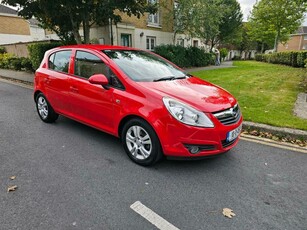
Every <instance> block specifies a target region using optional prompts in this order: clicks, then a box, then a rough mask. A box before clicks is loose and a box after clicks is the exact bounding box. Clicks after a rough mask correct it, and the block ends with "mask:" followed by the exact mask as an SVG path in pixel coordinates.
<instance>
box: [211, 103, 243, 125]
mask: <svg viewBox="0 0 307 230" xmlns="http://www.w3.org/2000/svg"><path fill="white" fill-rule="evenodd" d="M213 115H214V116H215V117H216V118H217V119H218V120H219V121H220V122H221V123H222V124H224V125H232V124H235V123H237V122H238V121H239V120H240V117H241V111H240V108H239V106H238V104H236V105H235V106H234V107H232V108H229V109H226V110H223V111H219V112H215V113H213Z"/></svg>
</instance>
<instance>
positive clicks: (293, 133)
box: [0, 61, 307, 140]
mask: <svg viewBox="0 0 307 230" xmlns="http://www.w3.org/2000/svg"><path fill="white" fill-rule="evenodd" d="M232 64H233V63H232V61H227V62H222V64H221V65H220V66H206V67H198V68H187V69H185V70H186V71H187V72H188V73H190V72H196V71H202V70H212V69H222V68H235V67H234V66H233V65H232ZM0 77H5V78H11V79H17V80H21V81H25V82H29V83H33V80H34V74H33V73H27V72H23V71H14V70H7V69H0ZM306 123H307V122H306ZM243 128H244V129H246V130H258V131H261V132H268V133H272V134H277V135H282V136H286V137H292V138H296V139H303V140H307V131H303V130H297V129H290V128H280V127H274V126H270V125H265V124H258V123H253V122H247V121H244V122H243Z"/></svg>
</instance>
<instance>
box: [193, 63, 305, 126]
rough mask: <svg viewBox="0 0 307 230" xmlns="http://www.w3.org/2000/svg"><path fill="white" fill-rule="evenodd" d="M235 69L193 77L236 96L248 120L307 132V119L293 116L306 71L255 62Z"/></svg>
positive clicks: (236, 65)
mask: <svg viewBox="0 0 307 230" xmlns="http://www.w3.org/2000/svg"><path fill="white" fill-rule="evenodd" d="M234 66H235V67H234V68H226V69H216V70H205V71H198V72H193V75H195V76H198V77H200V78H202V79H205V80H207V81H209V82H211V83H214V84H216V85H219V86H221V87H223V88H224V89H226V90H227V91H229V92H230V93H231V94H232V95H234V96H235V97H236V98H237V100H238V101H239V104H240V107H241V110H242V113H243V117H244V120H245V121H253V122H257V123H263V124H269V125H273V126H280V127H290V128H296V129H302V130H307V120H305V119H300V118H298V117H296V116H294V115H293V108H294V103H295V101H296V98H297V95H298V93H300V92H304V89H303V87H302V82H303V81H304V79H307V71H306V69H298V68H292V67H287V66H282V65H273V64H267V63H261V62H256V61H236V62H234ZM305 90H306V89H305Z"/></svg>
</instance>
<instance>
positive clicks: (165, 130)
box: [157, 115, 243, 158]
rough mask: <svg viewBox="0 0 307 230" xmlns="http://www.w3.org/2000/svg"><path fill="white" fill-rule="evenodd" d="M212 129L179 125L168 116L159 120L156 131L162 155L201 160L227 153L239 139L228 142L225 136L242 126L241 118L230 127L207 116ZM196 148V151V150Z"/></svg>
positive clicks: (211, 116)
mask: <svg viewBox="0 0 307 230" xmlns="http://www.w3.org/2000/svg"><path fill="white" fill-rule="evenodd" d="M209 116H210V119H211V120H212V121H213V123H214V125H215V127H214V128H202V127H193V126H188V125H185V124H182V123H180V122H179V121H177V120H175V119H174V118H172V117H170V116H168V117H165V118H164V119H163V120H161V121H160V122H161V123H160V122H159V123H160V124H165V125H163V126H162V125H160V127H159V129H158V130H157V133H158V136H159V138H160V142H161V146H162V149H163V152H164V155H165V156H167V157H176V158H177V157H180V158H181V157H183V158H202V157H208V156H213V155H217V154H221V153H224V152H227V151H229V150H230V149H231V148H233V147H234V146H235V145H236V144H237V143H238V141H239V137H237V138H236V139H234V140H232V141H230V142H228V141H227V140H226V139H227V134H228V133H229V132H230V131H232V130H234V129H236V128H238V127H239V126H241V125H242V122H243V118H242V116H241V117H240V119H239V120H238V121H237V122H236V123H235V124H232V125H223V124H222V123H221V122H219V120H218V119H216V118H215V117H214V116H213V115H209ZM197 148H198V149H197Z"/></svg>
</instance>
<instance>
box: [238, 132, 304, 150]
mask: <svg viewBox="0 0 307 230" xmlns="http://www.w3.org/2000/svg"><path fill="white" fill-rule="evenodd" d="M240 139H241V140H244V141H250V142H254V143H257V144H263V145H268V146H271V147H275V148H280V149H286V150H291V151H295V152H300V153H307V148H306V147H299V146H296V145H292V144H290V143H283V142H277V141H273V140H270V139H266V138H259V137H254V136H250V135H244V134H241V137H240Z"/></svg>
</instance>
